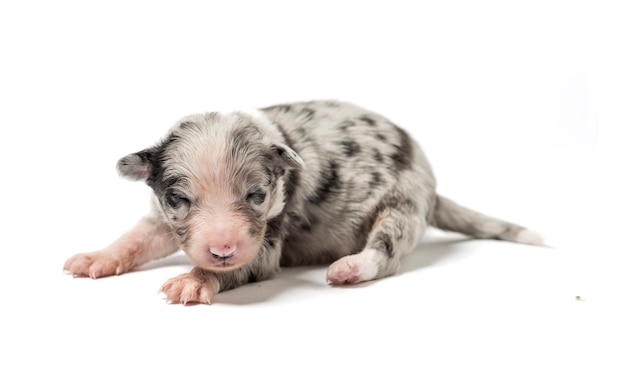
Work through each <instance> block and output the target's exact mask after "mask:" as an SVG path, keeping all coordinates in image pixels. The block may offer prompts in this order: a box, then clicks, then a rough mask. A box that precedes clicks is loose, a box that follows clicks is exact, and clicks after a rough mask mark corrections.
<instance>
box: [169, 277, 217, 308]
mask: <svg viewBox="0 0 626 371" xmlns="http://www.w3.org/2000/svg"><path fill="white" fill-rule="evenodd" d="M218 290H219V285H218V283H217V279H215V278H212V279H211V277H207V278H201V277H198V276H196V275H195V274H193V273H185V274H181V275H180V276H177V277H174V278H170V279H169V280H167V282H165V284H164V285H163V286H161V289H160V290H159V292H162V293H164V294H165V299H166V300H167V302H168V303H170V304H183V305H187V304H192V303H200V304H211V299H212V298H213V295H215V294H216V293H217V291H218Z"/></svg>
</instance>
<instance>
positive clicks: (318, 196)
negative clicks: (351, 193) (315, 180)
mask: <svg viewBox="0 0 626 371" xmlns="http://www.w3.org/2000/svg"><path fill="white" fill-rule="evenodd" d="M338 168H339V165H337V163H336V162H331V163H330V166H329V169H328V170H327V171H326V172H325V173H324V174H322V178H323V179H324V182H323V183H322V184H321V185H320V186H319V187H318V189H317V190H316V191H315V194H314V195H313V196H311V197H309V202H310V203H312V204H313V205H319V204H321V203H323V202H324V201H326V200H328V198H329V197H330V196H331V195H332V194H333V193H334V192H336V191H337V190H338V189H339V188H341V179H339V172H338Z"/></svg>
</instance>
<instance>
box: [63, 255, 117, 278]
mask: <svg viewBox="0 0 626 371" xmlns="http://www.w3.org/2000/svg"><path fill="white" fill-rule="evenodd" d="M63 270H64V271H66V272H68V273H70V274H71V275H72V276H74V277H91V278H93V279H96V278H100V277H105V276H112V275H119V274H122V273H125V272H127V271H128V269H127V268H125V267H124V265H123V264H122V261H121V260H120V259H117V258H116V257H114V256H112V255H110V254H106V253H102V252H92V253H86V254H76V255H74V256H72V257H71V258H69V259H68V260H67V261H66V262H65V265H63Z"/></svg>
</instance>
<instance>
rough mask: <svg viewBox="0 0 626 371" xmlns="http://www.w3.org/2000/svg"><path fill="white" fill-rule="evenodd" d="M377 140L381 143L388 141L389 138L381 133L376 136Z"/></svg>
mask: <svg viewBox="0 0 626 371" xmlns="http://www.w3.org/2000/svg"><path fill="white" fill-rule="evenodd" d="M376 139H378V140H380V141H381V142H386V141H387V137H386V136H384V135H383V134H380V133H378V134H376Z"/></svg>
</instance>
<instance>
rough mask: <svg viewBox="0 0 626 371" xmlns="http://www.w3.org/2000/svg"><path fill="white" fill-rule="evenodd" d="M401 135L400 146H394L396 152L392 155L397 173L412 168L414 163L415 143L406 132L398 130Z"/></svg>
mask: <svg viewBox="0 0 626 371" xmlns="http://www.w3.org/2000/svg"><path fill="white" fill-rule="evenodd" d="M397 131H398V134H399V135H400V144H399V145H394V147H395V148H396V152H395V153H394V154H393V155H391V159H392V160H393V163H394V165H395V167H396V170H397V171H404V170H407V169H409V168H410V167H411V165H412V162H413V143H412V142H411V138H410V137H409V135H408V134H407V133H406V131H404V130H402V129H400V128H397Z"/></svg>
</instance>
